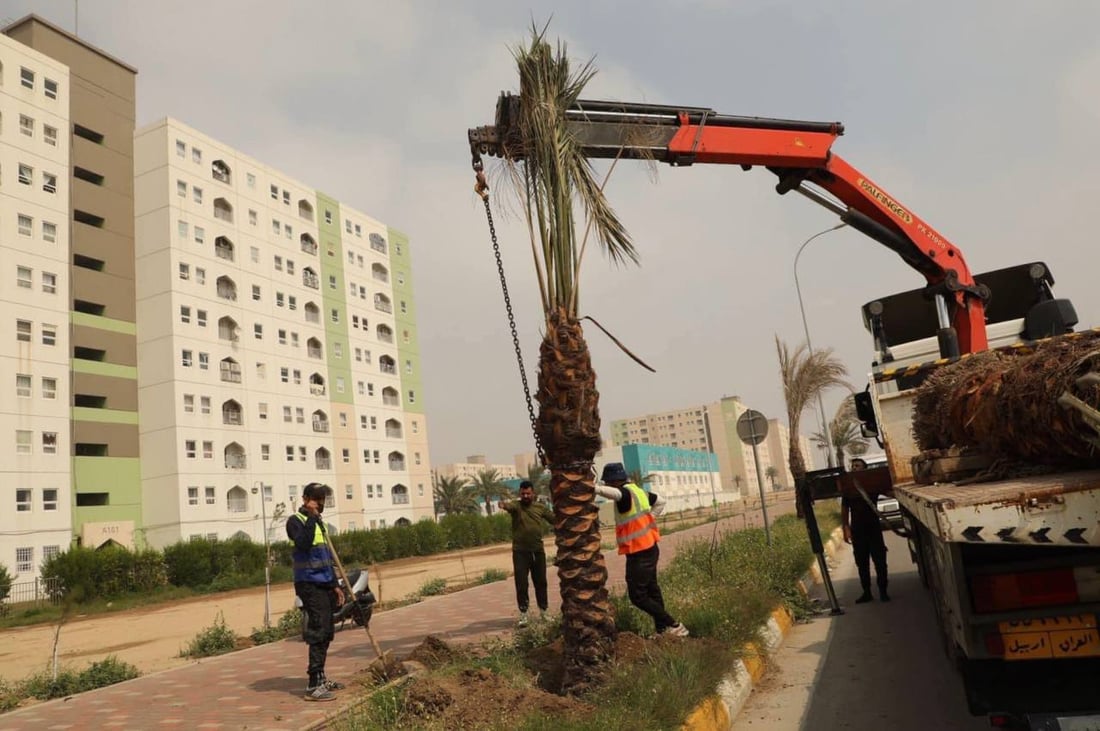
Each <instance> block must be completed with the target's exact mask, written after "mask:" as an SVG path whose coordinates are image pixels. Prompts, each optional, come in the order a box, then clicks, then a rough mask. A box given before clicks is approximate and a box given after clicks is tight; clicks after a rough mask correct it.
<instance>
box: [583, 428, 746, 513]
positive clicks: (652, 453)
mask: <svg viewBox="0 0 1100 731" xmlns="http://www.w3.org/2000/svg"><path fill="white" fill-rule="evenodd" d="M608 462H619V463H621V464H622V465H623V467H625V468H626V471H627V474H629V475H635V474H636V475H639V476H640V477H642V478H643V482H642V485H641V487H643V488H644V489H646V490H653V492H655V493H657V494H658V495H660V496H661V499H662V500H664V501H665V504H666V508H665V510H666V511H667V512H678V511H681V510H692V509H694V508H704V507H710V506H712V505H714V504H715V503H730V502H733V501H735V500H740V499H741V495H740V493H738V492H737V491H734V490H723V489H722V485H721V474H720V472H719V469H718V457H717V455H715V454H714V453H713V452H704V451H700V450H695V449H679V448H677V447H665V446H660V445H653V444H627V445H624V446H622V447H606V448H604V449H603V450H602V451H600V452H599V453H598V454H597V455H596V459H595V461H594V469H595V470H596V476H597V477H599V476H600V475H601V474H603V467H604V465H605V464H607V463H608ZM600 512H601V516H600V519H601V520H603V521H604V522H608V523H614V522H615V516H614V512H613V511H612V509H611V508H610V507H609V506H607V505H605V506H603V507H601V510H600Z"/></svg>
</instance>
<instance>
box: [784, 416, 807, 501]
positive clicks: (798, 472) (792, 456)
mask: <svg viewBox="0 0 1100 731" xmlns="http://www.w3.org/2000/svg"><path fill="white" fill-rule="evenodd" d="M787 421H788V422H789V423H790V438H789V439H788V440H787V461H788V463H789V465H790V468H791V479H793V480H794V484H795V486H796V487H797V486H798V484H799V483H800V482H801V481H802V477H803V475H805V474H806V461H805V460H804V459H803V458H802V445H800V444H799V441H800V440H799V436H798V435H799V434H800V432H799V428H800V426H801V425H800V423H799V422H801V421H802V418H801V414H794V413H789V412H788V414H787ZM794 508H795V514H796V515H797V516H798V517H799V518H802V517H804V516H803V508H802V501H801V500H799V499H795V501H794Z"/></svg>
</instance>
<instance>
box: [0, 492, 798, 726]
mask: <svg viewBox="0 0 1100 731" xmlns="http://www.w3.org/2000/svg"><path fill="white" fill-rule="evenodd" d="M788 495H789V493H788V494H787V495H784V497H787V496H788ZM793 511H794V504H793V502H790V501H787V502H783V503H780V504H778V505H769V506H768V517H769V518H772V517H774V516H776V515H782V514H785V513H791V512H793ZM746 522H747V524H748V525H749V526H754V525H755V526H759V525H761V522H760V517H759V511H750V512H749V513H747V514H746V515H745V516H741V515H736V516H733V517H730V518H725V519H723V520H722V521H721V522H720V523H719V524H718V526H719V527H718V529H719V530H720V531H721V530H726V531H728V530H738V529H740V528H741V527H743V525H745V524H746ZM713 530H714V524H705V525H701V526H697V527H695V528H691V529H689V530H685V531H680V532H679V533H674V534H672V535H669V536H666V537H665V538H663V539H662V540H661V548H662V556H661V559H662V562H667V561H668V560H670V559H671V558H672V556H673V555H675V553H676V547H677V546H678V545H679V544H680V543H682V542H683V541H685V540H687V539H689V538H693V537H698V536H710V535H711V534H712V532H713ZM604 557H605V558H606V560H607V566H608V571H609V574H610V582H609V583H610V586H611V587H621V586H623V584H624V573H625V561H624V559H623V558H622V557H621V556H619V555H618V554H616V553H614V551H612V552H605V553H604ZM666 565H667V564H666ZM547 578H548V579H549V580H550V582H551V591H550V610H551V611H553V612H556V611H559V609H560V603H561V601H560V596H558V594H557V592H556V591H555V590H554V586H553V584H554V582H555V579H556V576H555V574H554V573H553V567H551V571H550V573H549V576H548V577H547ZM515 611H516V605H515V592H514V589H513V585H512V581H511V579H509V580H507V581H500V582H496V583H494V584H486V585H484V586H477V587H473V588H471V589H467V590H465V591H461V592H456V593H454V594H447V595H444V596H439V597H431V598H428V599H426V600H424V601H422V602H419V603H417V604H412V605H409V606H406V607H401V608H398V609H393V610H390V611H386V612H380V613H378V614H376V615H375V616H374V618H373V619H372V620H371V632H372V633H373V635H374V637H375V639H376V640H377V641H378V643H379V644H380V645H381V646H382V649H383V651H390V652H392V653H393V654H394V655H395V656H397V657H402V656H404V655H405V654H407V653H408V652H409V651H410V650H412V649H413V648H414V647H416V646H417V645H418V644H420V642H421V641H422V640H423V639H424V637H425V636H426V635H428V634H435V635H437V636H439V637H442V638H443V639H446V640H448V641H450V642H463V641H471V640H477V639H480V638H482V637H487V636H492V635H500V634H504V633H506V632H508V631H510V630H511V628H512V626H513V622H514V620H515ZM364 635H365V632H363V630H361V629H359V628H358V627H353V626H351V625H350V623H349V625H348V628H347V629H345V630H343V631H341V632H337V634H336V639H335V641H334V642H333V643H332V646H331V647H330V648H329V659H328V663H327V667H326V670H327V671H328V675H329V676H330V677H333V678H339V679H341V680H345V679H350V678H352V677H353V676H354V675H355V673H357V672H360V671H362V670H365V669H366V668H367V666H368V665H369V664H370V663H371V661H372V660H374V651H373V650H372V649H371V647H370V643H369V642H368V641H367V638H366V637H365V636H364ZM305 661H306V648H305V645H303V644H301V642H298V641H295V640H288V641H284V642H276V643H273V644H269V645H261V646H260V647H254V648H250V649H248V650H243V651H241V652H235V653H232V654H229V655H222V656H220V657H214V658H207V659H205V660H200V661H198V662H196V663H194V664H192V665H187V666H185V667H181V668H173V669H171V670H165V671H163V672H159V673H154V674H151V675H145V676H142V677H140V678H136V679H135V680H131V681H128V682H126V683H119V684H118V685H113V686H110V687H107V688H101V689H99V690H95V691H91V692H89V693H83V694H80V695H77V696H72V697H70V698H65V699H59V700H54V701H49V702H46V703H41V704H38V705H34V706H31V707H29V708H25V709H21V710H19V711H14V712H12V713H7V714H4V715H2V716H0V731H31V730H32V729H33V730H34V731H40V730H42V729H72V730H73V731H80V730H82V729H142V730H144V729H172V728H177V729H210V730H214V729H249V730H250V731H262V730H264V729H280V730H286V729H303V728H307V727H309V726H312V725H315V724H318V723H320V722H321V721H323V720H324V719H325V717H326V716H330V715H332V714H333V713H336V712H338V711H339V710H340V708H341V707H343V706H344V705H345V704H347V703H350V702H351V701H352V700H353V699H354V697H355V695H356V694H355V692H354V690H352V689H350V688H349V690H347V691H344V692H343V693H341V694H340V695H341V700H338V701H335V702H330V703H309V702H306V701H304V700H302V695H303V692H304V690H305ZM352 688H354V685H352Z"/></svg>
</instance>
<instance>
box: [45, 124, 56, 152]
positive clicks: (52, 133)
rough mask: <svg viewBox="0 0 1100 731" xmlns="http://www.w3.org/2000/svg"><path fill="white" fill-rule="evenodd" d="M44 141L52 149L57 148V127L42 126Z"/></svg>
mask: <svg viewBox="0 0 1100 731" xmlns="http://www.w3.org/2000/svg"><path fill="white" fill-rule="evenodd" d="M42 139H43V140H45V142H46V144H47V145H49V146H50V147H57V127H51V126H50V125H48V124H44V125H42Z"/></svg>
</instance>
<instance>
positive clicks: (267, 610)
mask: <svg viewBox="0 0 1100 731" xmlns="http://www.w3.org/2000/svg"><path fill="white" fill-rule="evenodd" d="M257 485H258V487H257ZM263 487H264V483H263V482H258V483H255V484H253V486H252V494H253V495H255V494H257V493H259V495H260V520H262V521H263V523H262V525H263V532H264V629H270V627H271V543H270V542H269V541H268V539H267V505H266V504H265V503H267V495H265V494H264V490H263Z"/></svg>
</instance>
